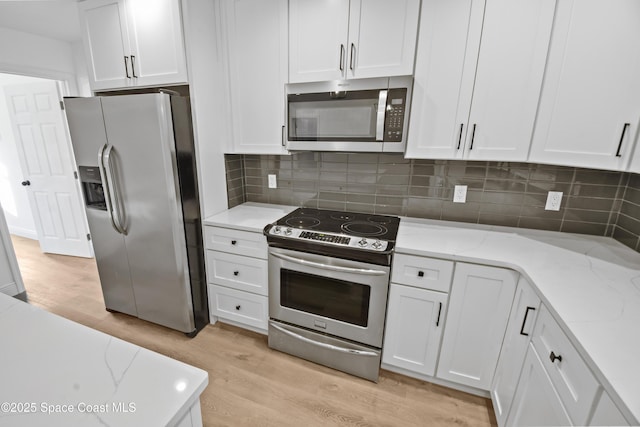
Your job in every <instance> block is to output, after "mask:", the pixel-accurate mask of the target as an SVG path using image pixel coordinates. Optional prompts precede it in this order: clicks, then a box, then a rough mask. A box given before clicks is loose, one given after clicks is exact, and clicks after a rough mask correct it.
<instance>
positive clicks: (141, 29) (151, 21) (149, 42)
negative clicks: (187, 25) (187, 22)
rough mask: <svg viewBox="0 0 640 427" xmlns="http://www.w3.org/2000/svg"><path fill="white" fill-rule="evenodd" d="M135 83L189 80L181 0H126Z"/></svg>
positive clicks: (181, 81) (148, 83)
mask: <svg viewBox="0 0 640 427" xmlns="http://www.w3.org/2000/svg"><path fill="white" fill-rule="evenodd" d="M126 4H127V9H128V13H129V17H130V19H129V35H130V43H131V55H132V57H131V61H132V64H131V65H132V71H131V72H132V74H133V77H134V82H135V84H136V86H150V85H162V84H179V83H186V82H187V65H186V60H185V54H184V43H183V41H182V40H183V39H182V18H181V16H180V3H179V1H178V0H154V2H153V6H150V4H149V1H148V0H127V3H126Z"/></svg>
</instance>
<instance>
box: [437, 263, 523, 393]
mask: <svg viewBox="0 0 640 427" xmlns="http://www.w3.org/2000/svg"><path fill="white" fill-rule="evenodd" d="M517 280H518V274H517V273H516V272H515V271H512V270H506V269H503V268H495V267H487V266H482V265H475V264H466V263H456V267H455V272H454V276H453V283H452V285H451V294H450V297H449V298H450V300H449V312H448V315H447V328H446V330H445V333H444V338H443V340H442V351H441V352H440V361H439V364H438V374H437V376H438V377H439V378H442V379H445V380H449V381H453V382H456V383H460V384H465V385H468V386H471V387H475V388H478V389H481V390H489V388H490V385H491V382H492V380H493V374H494V372H495V368H496V364H497V363H498V355H499V354H500V348H501V347H502V340H503V338H504V333H505V330H506V327H507V322H508V320H509V312H510V311H511V304H512V302H513V296H514V294H515V291H516V282H517Z"/></svg>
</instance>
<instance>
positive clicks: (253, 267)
mask: <svg viewBox="0 0 640 427" xmlns="http://www.w3.org/2000/svg"><path fill="white" fill-rule="evenodd" d="M207 271H208V275H207V277H208V278H209V282H210V283H212V284H214V285H223V286H228V287H230V288H234V289H238V290H240V291H247V292H253V293H254V294H259V295H264V296H267V295H268V288H267V283H268V279H267V261H266V260H263V259H255V258H250V257H246V256H240V255H234V254H228V253H225V252H218V251H207Z"/></svg>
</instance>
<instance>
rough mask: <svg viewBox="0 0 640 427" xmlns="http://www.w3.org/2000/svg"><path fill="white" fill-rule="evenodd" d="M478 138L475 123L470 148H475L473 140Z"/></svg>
mask: <svg viewBox="0 0 640 427" xmlns="http://www.w3.org/2000/svg"><path fill="white" fill-rule="evenodd" d="M475 138H476V124H475V123H474V124H473V129H472V130H471V145H469V150H473V140H474V139H475Z"/></svg>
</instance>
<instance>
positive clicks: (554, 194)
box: [544, 191, 562, 211]
mask: <svg viewBox="0 0 640 427" xmlns="http://www.w3.org/2000/svg"><path fill="white" fill-rule="evenodd" d="M561 202H562V191H549V194H547V204H546V205H545V206H544V209H545V210H547V211H559V210H560V203H561Z"/></svg>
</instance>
